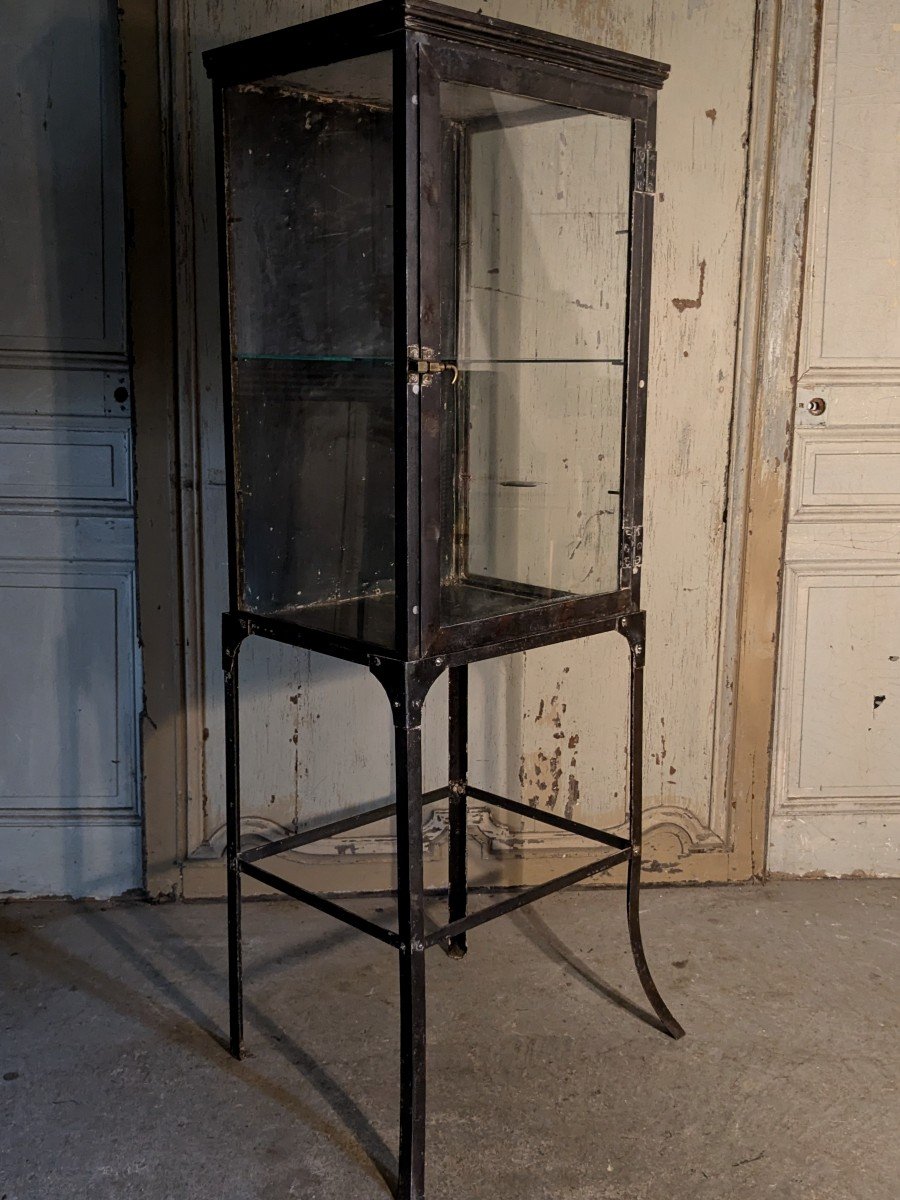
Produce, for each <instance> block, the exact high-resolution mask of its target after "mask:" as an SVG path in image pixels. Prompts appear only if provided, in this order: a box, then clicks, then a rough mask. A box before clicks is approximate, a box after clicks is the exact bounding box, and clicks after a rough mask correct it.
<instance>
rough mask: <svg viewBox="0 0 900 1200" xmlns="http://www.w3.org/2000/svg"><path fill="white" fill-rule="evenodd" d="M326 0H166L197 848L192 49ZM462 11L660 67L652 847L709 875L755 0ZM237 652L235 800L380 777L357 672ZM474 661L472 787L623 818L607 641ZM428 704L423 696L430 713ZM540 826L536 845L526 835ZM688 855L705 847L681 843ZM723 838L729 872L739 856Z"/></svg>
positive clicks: (209, 354)
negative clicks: (189, 430)
mask: <svg viewBox="0 0 900 1200" xmlns="http://www.w3.org/2000/svg"><path fill="white" fill-rule="evenodd" d="M339 7H340V8H343V7H349V6H347V5H337V4H332V5H329V4H327V3H312V2H310V3H299V4H298V3H296V2H294V0H291V2H288V0H284V2H281V3H279V2H274V0H266V2H263V0H259V2H256V3H249V2H248V0H229V2H224V0H212V2H210V3H205V4H193V3H191V2H190V0H175V2H174V3H173V5H172V11H173V20H174V22H175V30H176V42H175V47H174V49H175V62H176V65H177V73H176V80H175V83H176V102H177V103H176V110H175V114H174V126H175V136H176V149H177V164H176V165H177V168H178V170H179V177H180V185H179V188H180V191H179V212H180V219H181V224H180V231H179V237H180V241H179V245H180V249H181V255H182V258H181V280H180V283H181V306H182V318H181V319H182V321H183V322H184V325H185V328H186V331H187V333H188V335H189V336H187V337H186V338H185V340H184V347H185V348H184V350H183V360H182V373H183V376H184V379H185V389H186V395H185V399H186V403H189V402H190V397H191V395H194V396H196V398H197V400H196V403H197V421H198V428H199V441H198V443H197V445H196V451H197V454H196V457H195V458H193V459H189V460H188V461H186V462H185V473H186V478H187V481H188V482H190V481H193V485H194V486H196V487H197V488H198V489H199V494H200V496H201V498H202V530H201V531H200V534H199V537H200V545H201V547H202V572H201V573H200V576H199V578H198V591H197V593H196V596H195V605H196V607H195V609H194V610H193V616H194V618H195V636H196V637H198V638H200V639H202V641H203V643H204V644H205V645H206V647H207V650H206V653H205V656H204V659H203V664H202V675H201V678H200V680H199V686H198V688H197V690H196V697H197V707H196V709H195V711H194V713H193V717H194V720H195V722H196V725H195V731H196V733H197V734H202V733H203V731H206V732H207V734H208V737H207V739H206V740H205V741H204V742H203V743H202V745H203V757H202V759H201V758H198V757H196V756H195V759H194V771H193V778H194V780H195V790H194V793H193V795H192V798H191V802H190V804H189V812H188V825H189V846H190V849H191V851H192V852H198V853H199V854H200V855H201V856H202V855H203V854H205V853H209V848H210V847H211V846H212V843H211V842H210V838H213V839H214V840H215V835H216V831H217V830H219V829H220V826H221V822H222V819H223V786H222V765H221V763H222V726H221V704H220V699H219V697H220V688H221V681H220V674H219V663H218V654H217V648H216V647H217V627H218V615H219V612H220V610H221V608H222V604H223V598H224V579H225V566H224V546H225V542H224V525H223V511H224V496H223V492H222V482H223V475H222V451H221V430H220V422H219V412H218V395H219V383H218V341H217V336H218V335H217V329H216V325H215V313H216V294H215V282H214V281H215V246H214V240H213V224H212V145H211V128H210V124H211V123H210V101H209V93H208V84H207V81H206V79H205V77H204V75H203V72H202V69H201V66H200V63H199V59H198V51H199V50H201V49H204V48H206V47H207V46H210V45H213V44H216V43H220V42H223V41H226V40H231V39H234V38H238V37H242V36H246V35H249V34H252V33H259V32H263V31H266V30H271V29H276V28H278V27H279V26H280V25H283V24H287V23H292V22H295V21H298V20H302V19H304V18H307V17H311V16H314V15H321V14H322V13H324V12H327V11H334V10H336V9H337V8H339ZM464 7H470V8H473V9H474V8H475V7H476V4H475V3H474V2H470V3H468V4H467V5H464ZM477 7H479V8H481V9H482V10H483V11H487V12H490V13H492V14H493V15H496V16H499V17H503V18H506V19H510V20H516V21H520V22H523V23H526V24H535V25H539V26H543V27H545V28H548V29H552V30H554V31H556V32H560V33H565V34H569V35H572V36H575V37H579V38H585V39H589V40H592V41H595V42H598V43H605V44H609V45H611V46H613V47H616V48H620V49H623V50H628V51H633V52H636V53H638V54H644V55H648V56H651V57H655V58H659V59H662V60H664V61H668V62H670V63H671V64H672V75H671V78H670V80H669V82H668V83H667V84H666V86H665V88H664V90H663V92H662V96H661V103H660V119H659V137H658V142H659V147H660V154H659V177H658V198H657V206H656V242H655V245H656V250H655V255H654V272H655V274H654V285H653V320H652V330H651V337H652V344H651V356H650V377H649V381H648V384H649V428H648V477H647V505H646V511H647V514H648V517H647V533H646V538H645V553H644V561H645V581H646V583H645V597H646V605H647V608H648V611H649V654H648V667H647V700H648V711H647V725H646V736H645V744H646V755H647V757H646V768H647V776H646V785H645V794H646V800H645V804H646V807H647V809H648V813H647V817H648V829H650V831H651V834H650V839H649V845H650V848H651V855H652V853H653V851H654V849H655V852H656V855H657V857H658V859H659V860H660V862H661V864H662V868H663V869H664V870H665V871H666V872H667V873H670V874H671V875H672V877H676V878H680V877H683V878H698V877H713V876H719V877H726V876H727V875H728V873H729V865H728V864H729V862H730V861H734V862H737V861H738V859H737V858H734V857H733V856H732V854H731V850H732V823H731V817H732V810H731V805H730V802H729V799H730V798H729V797H728V796H727V795H726V794H725V793H724V791H721V790H716V789H714V787H713V773H714V759H715V745H716V740H717V738H718V739H719V741H720V742H723V743H727V741H728V739H729V737H730V729H729V728H728V727H727V725H728V720H729V717H730V709H729V708H728V707H727V706H725V708H724V710H723V711H724V724H723V725H722V727H721V728H719V729H718V730H717V729H716V728H715V717H716V712H717V705H718V696H719V687H720V676H719V642H720V607H721V604H722V588H723V560H724V548H725V533H726V512H725V509H726V502H727V496H728V482H729V446H730V423H731V418H732V399H733V378H734V372H735V344H736V334H735V329H736V322H737V319H738V307H739V286H740V264H741V239H742V228H743V211H744V186H745V172H746V165H747V150H746V146H747V139H748V122H749V100H750V81H751V70H752V63H753V38H754V20H755V5H754V4H753V3H752V2H751V0H738V2H735V0H706V2H704V0H669V2H666V3H662V2H660V0H638V2H637V3H635V2H633V0H612V2H610V3H603V4H598V3H595V2H593V0H567V2H565V3H558V2H553V3H550V2H549V0H495V2H492V3H487V4H479V5H477ZM194 330H195V333H196V336H193V331H194ZM248 660H249V662H248V669H247V686H246V689H245V696H246V699H247V703H248V710H247V714H246V716H245V718H244V721H243V731H244V736H245V738H246V744H245V748H244V769H245V772H246V784H247V787H248V793H247V795H248V808H250V807H252V808H253V811H255V812H258V813H259V814H261V815H264V816H265V817H266V819H269V820H272V821H274V822H276V823H278V824H281V825H291V824H292V823H293V822H294V821H296V820H300V821H307V820H309V819H311V818H313V817H315V816H316V815H318V814H325V813H328V812H331V811H334V810H335V809H337V808H340V807H341V806H342V805H355V804H356V803H358V802H360V801H362V800H364V799H365V798H367V797H371V798H373V799H374V798H375V797H376V796H377V795H383V794H385V792H386V791H388V790H389V788H390V763H389V758H388V749H387V747H388V744H389V741H388V734H389V721H388V713H387V708H386V705H385V704H384V703H383V701H382V700H381V699H380V698H379V697H377V696H376V690H377V689H376V687H375V685H373V684H372V683H371V682H369V681H364V679H363V674H364V673H362V672H359V673H358V679H359V682H356V679H357V673H355V672H354V671H353V670H352V669H351V668H348V667H343V666H340V665H339V664H334V663H329V662H327V661H325V660H322V659H315V660H309V659H308V658H307V657H305V656H303V655H298V654H296V653H295V652H293V651H290V650H286V649H285V650H282V649H278V648H276V647H262V648H259V647H253V648H252V649H250V650H249V653H248ZM727 665H728V664H727V663H726V664H725V668H726V669H727ZM474 676H475V679H474V681H473V694H474V699H475V703H476V705H477V708H476V715H475V717H474V719H473V721H472V731H473V733H472V741H473V744H472V748H471V762H472V773H473V777H474V778H476V779H477V781H478V782H480V783H483V784H485V785H486V786H488V787H494V788H498V789H499V788H507V789H511V794H514V795H517V796H521V797H522V798H524V799H526V800H532V799H534V798H535V797H541V798H542V799H543V800H544V802H545V803H549V802H552V803H553V804H554V805H555V806H556V808H557V811H565V810H566V809H568V810H569V811H571V812H574V813H576V814H577V815H578V816H579V817H580V818H581V819H582V820H598V821H601V820H602V821H605V822H608V823H611V824H616V823H618V822H619V821H621V819H622V816H623V812H624V792H623V785H624V779H625V771H624V767H625V753H626V747H625V703H624V701H625V690H624V689H625V684H626V656H625V653H624V643H623V642H622V641H621V639H619V638H618V637H612V636H608V637H602V638H597V639H594V640H592V641H589V642H579V643H575V644H569V645H568V646H564V647H555V648H550V649H546V650H542V651H539V652H534V653H529V654H528V655H527V656H523V657H522V658H519V659H517V660H515V661H505V662H497V663H493V664H486V665H484V666H481V667H479V668H478V669H477V670H476V671H475V672H474ZM723 686H724V685H723ZM310 697H315V698H316V699H315V701H314V702H312V701H311V700H310ZM338 701H340V703H338ZM326 702H327V706H326ZM438 706H439V700H438V699H437V698H436V699H435V701H433V702H432V704H430V705H429V709H431V708H432V707H433V708H435V709H437V707H438ZM329 717H330V718H331V720H330V721H329V720H328V718H329ZM560 735H561V736H560ZM426 741H427V746H428V753H429V772H430V773H431V774H432V775H435V776H436V774H437V773H439V771H440V769H441V757H442V754H443V749H442V747H443V742H444V738H443V736H442V734H441V732H440V731H439V730H437V729H435V728H432V727H429V728H428V730H427V734H426ZM198 744H199V743H198ZM543 782H547V783H548V787H547V788H546V789H544V788H541V787H540V786H539V784H540V783H543ZM253 795H255V796H257V797H258V801H257V802H256V804H255V805H251V804H250V802H249V797H250V796H253ZM743 801H744V798H742V802H743ZM747 802H748V803H749V799H748V800H747ZM654 830H655V832H653V831H654ZM742 836H745V835H743V834H742ZM535 837H536V838H539V839H540V843H541V845H542V846H545V847H546V845H547V839H546V838H545V836H544V834H543V833H541V834H536V835H535ZM497 844H499V842H497ZM698 850H703V851H705V852H706V853H703V854H698V853H692V851H698ZM738 857H739V858H740V863H741V866H740V868H739V869H740V870H741V871H743V872H744V873H746V871H747V870H749V867H748V865H747V864H748V863H749V856H748V855H747V854H746V853H744V854H743V855H742V856H738ZM362 878H363V876H361V875H356V876H354V880H353V881H349V880H347V881H346V883H344V884H342V883H341V880H342V879H343V876H340V877H338V876H335V878H334V882H335V885H336V886H350V887H353V886H357V885H358V884H357V882H356V881H357V880H359V879H362ZM191 886H192V885H191ZM203 886H207V885H201V884H198V885H197V887H198V888H201V887H203Z"/></svg>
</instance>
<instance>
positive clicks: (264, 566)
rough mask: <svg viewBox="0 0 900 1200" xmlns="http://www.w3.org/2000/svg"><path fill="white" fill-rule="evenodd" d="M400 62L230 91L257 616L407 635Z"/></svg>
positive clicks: (243, 539)
mask: <svg viewBox="0 0 900 1200" xmlns="http://www.w3.org/2000/svg"><path fill="white" fill-rule="evenodd" d="M391 79H392V77H391V55H390V53H383V54H377V55H370V56H366V57H364V58H358V59H353V60H350V61H347V62H344V63H337V64H334V65H332V66H328V67H323V68H317V69H315V70H310V71H306V72H303V74H302V75H293V76H290V77H284V78H278V79H272V80H268V81H266V82H265V83H264V84H252V85H242V86H236V87H232V88H230V89H228V90H227V91H226V93H225V132H226V155H227V160H226V162H227V172H226V178H227V214H228V229H229V268H230V299H231V309H232V311H231V328H232V355H233V358H232V379H233V425H234V454H235V486H236V489H237V496H236V511H237V525H238V529H237V541H238V581H239V588H240V591H241V596H242V605H243V607H244V608H245V609H246V610H247V611H249V612H253V613H257V614H260V615H265V616H275V617H279V618H281V619H284V620H290V621H294V622H296V623H297V624H299V625H303V626H306V627H308V628H312V629H316V630H321V631H325V632H329V633H338V634H342V635H345V636H348V637H353V638H359V639H361V640H364V641H367V642H373V643H375V644H378V645H382V646H390V645H392V644H393V640H394V588H395V569H394V562H395V548H394V448H393V447H394V395H393V390H394V363H393V344H394V333H393V288H394V278H393V195H392V187H393V180H392V171H391V163H392V160H393V154H392V118H391Z"/></svg>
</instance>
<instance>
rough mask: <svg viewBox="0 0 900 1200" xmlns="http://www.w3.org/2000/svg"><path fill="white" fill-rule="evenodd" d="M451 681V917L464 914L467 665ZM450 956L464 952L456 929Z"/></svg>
mask: <svg viewBox="0 0 900 1200" xmlns="http://www.w3.org/2000/svg"><path fill="white" fill-rule="evenodd" d="M449 683H450V739H449V740H450V850H449V871H450V904H449V907H450V920H451V921H458V920H460V919H461V918H462V917H464V916H465V915H466V907H467V900H468V896H467V892H468V881H467V878H466V786H467V782H468V771H469V764H468V741H469V668H468V667H467V666H461V667H451V668H450V672H449ZM446 949H447V953H448V954H449V955H450V957H451V958H462V957H463V956H464V955H465V953H466V935H465V934H464V933H458V934H457V935H456V936H455V937H452V938H450V940H449V941H448V942H447V944H446Z"/></svg>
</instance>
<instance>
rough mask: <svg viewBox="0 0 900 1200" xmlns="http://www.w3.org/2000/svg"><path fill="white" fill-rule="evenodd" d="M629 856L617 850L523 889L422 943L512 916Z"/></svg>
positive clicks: (447, 937) (434, 934)
mask: <svg viewBox="0 0 900 1200" xmlns="http://www.w3.org/2000/svg"><path fill="white" fill-rule="evenodd" d="M630 855H631V850H630V848H629V849H625V850H619V851H618V852H617V853H616V854H608V855H607V856H606V858H600V859H597V860H596V861H595V862H589V863H585V864H584V865H583V866H580V867H576V868H575V869H574V870H572V871H567V872H566V874H565V875H558V876H557V877H556V878H555V879H548V880H547V882H546V883H539V884H536V885H535V886H534V887H530V888H525V889H524V891H521V892H515V893H514V894H513V895H512V896H507V898H506V899H505V900H498V901H497V902H496V903H495V904H489V905H488V906H487V907H486V908H481V909H479V910H478V912H474V913H470V914H469V916H467V917H461V918H460V919H459V920H458V921H451V922H450V923H449V925H444V926H443V928H441V929H436V930H434V932H433V933H430V934H429V935H428V937H427V938H426V939H425V945H426V946H436V945H437V944H438V943H439V942H443V941H447V940H452V939H453V938H456V937H459V936H460V935H461V934H464V933H465V931H466V930H467V929H476V928H477V927H478V926H479V925H485V924H487V922H488V921H493V920H494V918H495V917H503V916H505V915H506V914H507V913H511V912H515V910H516V909H517V908H521V907H522V905H523V904H532V903H533V902H534V901H535V900H543V899H544V897H545V896H552V895H553V893H554V892H558V891H561V890H562V889H563V888H566V887H571V885H572V884H573V883H581V882H582V881H583V880H585V879H590V877H591V876H592V875H599V874H600V872H601V871H608V870H610V868H611V867H617V866H618V865H619V863H623V862H625V861H626V859H628V858H629V857H630Z"/></svg>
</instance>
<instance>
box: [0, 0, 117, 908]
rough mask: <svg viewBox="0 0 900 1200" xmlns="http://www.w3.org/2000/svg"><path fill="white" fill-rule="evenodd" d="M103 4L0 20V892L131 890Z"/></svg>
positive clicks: (112, 26)
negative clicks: (0, 166)
mask: <svg viewBox="0 0 900 1200" xmlns="http://www.w3.org/2000/svg"><path fill="white" fill-rule="evenodd" d="M119 110H120V103H119V63H118V31H117V15H116V5H115V3H114V0H28V3H27V4H5V5H3V7H2V13H0V162H2V164H3V166H2V179H3V184H2V188H0V280H2V287H0V677H2V680H3V687H2V691H0V892H6V893H16V894H25V895H41V894H71V895H78V896H83V895H110V894H115V893H119V892H122V891H124V890H126V889H128V888H131V887H135V886H137V885H139V884H140V882H141V844H140V816H139V805H138V786H137V761H138V760H137V739H136V695H137V664H138V658H137V650H136V637H135V596H134V590H135V588H134V585H135V578H134V566H135V563H134V520H133V507H132V483H131V480H132V471H131V399H130V392H131V389H130V381H129V376H128V362H127V355H126V336H125V287H124V263H125V259H124V208H123V195H122V154H121V129H120V111H119Z"/></svg>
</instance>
